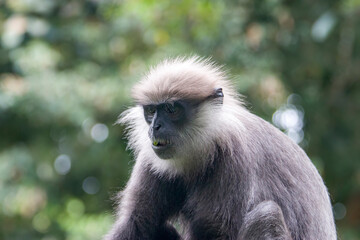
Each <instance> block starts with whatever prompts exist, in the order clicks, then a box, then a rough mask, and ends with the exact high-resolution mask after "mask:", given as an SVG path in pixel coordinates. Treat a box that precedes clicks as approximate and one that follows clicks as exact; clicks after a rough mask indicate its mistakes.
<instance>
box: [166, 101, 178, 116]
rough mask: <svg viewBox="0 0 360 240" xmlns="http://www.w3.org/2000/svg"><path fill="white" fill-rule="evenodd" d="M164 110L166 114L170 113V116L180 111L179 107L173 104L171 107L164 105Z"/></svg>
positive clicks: (168, 104)
mask: <svg viewBox="0 0 360 240" xmlns="http://www.w3.org/2000/svg"><path fill="white" fill-rule="evenodd" d="M164 109H165V111H166V112H167V113H170V114H177V113H178V112H179V111H180V108H179V106H177V105H175V104H174V105H172V104H170V103H167V104H165V106H164Z"/></svg>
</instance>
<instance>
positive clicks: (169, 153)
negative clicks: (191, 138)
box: [143, 88, 224, 159]
mask: <svg viewBox="0 0 360 240" xmlns="http://www.w3.org/2000/svg"><path fill="white" fill-rule="evenodd" d="M223 97H224V94H223V92H222V89H221V88H217V89H214V93H213V94H212V95H210V96H209V97H207V98H205V99H198V100H178V101H174V102H164V103H160V104H150V105H144V106H143V108H144V117H145V120H146V122H147V123H148V124H149V125H150V128H149V137H150V139H151V141H152V148H153V150H154V152H155V153H156V155H158V157H159V158H162V159H169V158H172V157H174V155H175V154H176V150H177V149H181V144H182V142H184V141H186V139H185V140H184V139H182V140H181V139H180V133H181V132H183V131H184V127H185V126H186V125H188V124H189V123H190V122H191V121H192V119H193V118H194V117H195V116H196V112H197V109H198V107H199V106H200V105H201V104H202V103H204V102H206V101H214V100H215V101H216V102H217V103H218V104H222V102H223Z"/></svg>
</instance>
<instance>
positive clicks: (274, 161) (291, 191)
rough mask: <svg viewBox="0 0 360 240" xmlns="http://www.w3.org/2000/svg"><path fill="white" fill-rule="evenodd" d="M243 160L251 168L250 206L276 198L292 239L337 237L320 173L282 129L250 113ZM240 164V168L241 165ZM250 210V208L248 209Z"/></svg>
mask: <svg viewBox="0 0 360 240" xmlns="http://www.w3.org/2000/svg"><path fill="white" fill-rule="evenodd" d="M240 120H241V121H242V123H243V124H244V126H245V129H246V130H245V135H244V136H245V139H246V141H245V143H244V141H243V140H244V139H242V141H241V142H242V143H240V144H239V145H240V148H241V149H242V152H243V154H242V155H240V156H244V157H242V159H236V161H240V163H241V162H243V161H247V163H246V164H248V165H250V166H251V168H249V169H247V170H248V171H246V172H245V174H247V176H246V177H245V178H246V179H247V180H248V181H249V182H248V184H249V189H251V195H249V198H250V199H251V200H250V201H249V202H250V204H249V205H248V206H247V207H248V208H252V207H254V206H256V205H257V204H259V203H260V202H262V201H266V200H273V201H275V202H276V203H277V204H278V205H279V206H280V208H281V210H282V212H283V215H284V219H285V222H286V224H287V226H288V228H289V230H290V232H291V234H292V237H293V239H294V240H295V239H299V240H300V239H308V240H311V239H314V240H318V239H327V240H328V239H336V230H335V224H334V220H333V215H332V210H331V203H330V199H329V195H328V192H327V189H326V187H325V185H324V183H323V180H322V178H321V177H320V174H319V173H318V171H317V170H316V168H315V166H314V165H313V164H312V162H311V161H310V159H309V158H308V157H307V155H306V154H305V152H304V151H303V150H302V149H301V148H300V147H299V146H298V145H297V144H296V143H294V142H293V141H292V140H291V139H290V138H289V137H287V136H286V135H285V134H284V133H282V132H281V131H280V130H278V129H277V128H275V127H274V126H272V125H271V124H269V123H268V122H266V121H264V120H262V119H261V118H259V117H257V116H255V115H253V114H251V113H248V115H247V116H245V117H244V118H242V119H240ZM246 164H240V165H239V167H240V168H241V166H242V165H246ZM249 210H251V209H249Z"/></svg>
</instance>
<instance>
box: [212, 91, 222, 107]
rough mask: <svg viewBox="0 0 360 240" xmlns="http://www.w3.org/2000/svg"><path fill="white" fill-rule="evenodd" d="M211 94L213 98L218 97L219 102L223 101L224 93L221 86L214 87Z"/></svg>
mask: <svg viewBox="0 0 360 240" xmlns="http://www.w3.org/2000/svg"><path fill="white" fill-rule="evenodd" d="M213 96H214V98H219V99H220V101H221V104H222V103H223V102H224V93H223V91H222V88H215V90H214V95H213Z"/></svg>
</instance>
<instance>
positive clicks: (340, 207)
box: [333, 202, 346, 220]
mask: <svg viewBox="0 0 360 240" xmlns="http://www.w3.org/2000/svg"><path fill="white" fill-rule="evenodd" d="M333 212H334V218H335V220H341V219H343V218H344V217H345V216H346V207H345V205H344V204H342V203H340V202H338V203H335V204H334V206H333Z"/></svg>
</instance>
